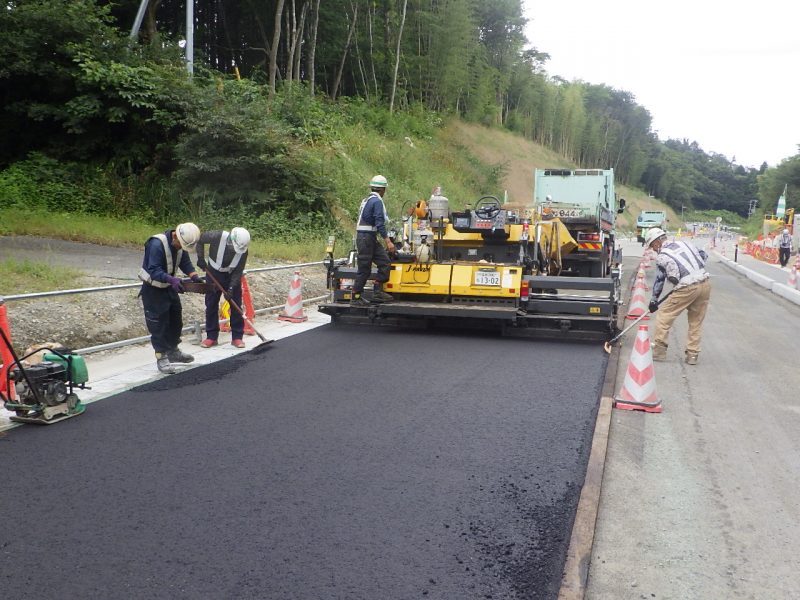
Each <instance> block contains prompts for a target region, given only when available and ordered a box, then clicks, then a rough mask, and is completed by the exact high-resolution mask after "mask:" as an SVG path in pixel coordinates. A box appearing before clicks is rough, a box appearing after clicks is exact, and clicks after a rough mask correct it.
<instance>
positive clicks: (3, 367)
mask: <svg viewBox="0 0 800 600" xmlns="http://www.w3.org/2000/svg"><path fill="white" fill-rule="evenodd" d="M0 329H2V330H3V334H4V335H3V336H2V337H0V363H1V364H0V392H2V393H3V395H4V396H5V397H6V398H7V399H8V400H14V399H15V397H16V390H15V389H14V384H11V385H8V377H7V376H6V375H7V373H8V370H9V369H10V368H11V365H12V364H13V363H14V355H13V354H12V353H11V348H9V347H8V346H7V345H6V341H7V342H8V343H9V344H10V343H11V329H10V328H9V326H8V313H7V311H6V304H5V302H3V299H2V298H0Z"/></svg>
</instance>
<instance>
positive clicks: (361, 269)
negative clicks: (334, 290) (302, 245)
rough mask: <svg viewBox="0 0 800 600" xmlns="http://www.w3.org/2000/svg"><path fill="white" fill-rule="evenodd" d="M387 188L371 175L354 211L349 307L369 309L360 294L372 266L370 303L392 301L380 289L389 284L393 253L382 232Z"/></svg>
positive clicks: (380, 177) (382, 182) (385, 182)
mask: <svg viewBox="0 0 800 600" xmlns="http://www.w3.org/2000/svg"><path fill="white" fill-rule="evenodd" d="M387 185H388V183H387V181H386V177H384V176H383V175H375V177H373V178H372V180H371V181H370V182H369V188H370V194H369V196H367V197H366V198H364V199H363V200H362V201H361V208H360V210H359V211H358V222H357V224H356V249H357V250H358V274H357V275H356V280H355V283H354V284H353V296H352V298H351V299H350V305H351V306H356V307H364V306H369V305H370V303H369V302H368V301H367V300H366V299H364V298H363V297H362V296H361V294H362V292H363V291H364V286H365V285H366V283H367V279H369V276H370V274H371V273H372V263H375V266H376V267H377V269H378V274H377V276H376V277H375V283H374V285H373V292H372V302H374V303H381V302H392V301H393V300H394V298H392V296H391V295H389V294H387V293H386V292H384V291H383V290H382V289H381V288H382V287H383V284H384V283H386V282H387V281H389V266H390V265H391V260H389V254H387V250H388V252H390V253H394V252H395V247H394V243H393V242H392V240H391V239H389V235H388V234H387V233H386V224H387V222H388V221H389V217H388V215H387V214H386V206H385V205H384V203H383V196H384V194H386V186H387ZM378 236H380V237H381V238H383V240H384V241H385V242H386V249H384V248H383V246H382V245H381V243H380V241H379V240H378Z"/></svg>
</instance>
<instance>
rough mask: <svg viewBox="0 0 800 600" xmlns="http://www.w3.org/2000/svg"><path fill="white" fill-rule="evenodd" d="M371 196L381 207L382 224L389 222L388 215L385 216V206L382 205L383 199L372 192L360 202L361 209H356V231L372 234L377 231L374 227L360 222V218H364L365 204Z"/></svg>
mask: <svg viewBox="0 0 800 600" xmlns="http://www.w3.org/2000/svg"><path fill="white" fill-rule="evenodd" d="M373 196H374V197H376V198H377V199H378V200H380V201H381V206H383V221H384V223H388V222H389V215H388V214H386V205H385V204H383V199H382V198H381V195H380V194H379V193H377V192H372V193H371V194H370V195H369V196H367V197H366V198H364V199H363V200H362V201H361V208H359V209H358V221H356V223H357V225H356V231H373V232H374V231H378V228H377V227H376V226H375V225H367V224H366V223H362V222H361V218H362V217H363V216H364V208H365V207H366V206H367V202H369V199H370V198H372V197H373Z"/></svg>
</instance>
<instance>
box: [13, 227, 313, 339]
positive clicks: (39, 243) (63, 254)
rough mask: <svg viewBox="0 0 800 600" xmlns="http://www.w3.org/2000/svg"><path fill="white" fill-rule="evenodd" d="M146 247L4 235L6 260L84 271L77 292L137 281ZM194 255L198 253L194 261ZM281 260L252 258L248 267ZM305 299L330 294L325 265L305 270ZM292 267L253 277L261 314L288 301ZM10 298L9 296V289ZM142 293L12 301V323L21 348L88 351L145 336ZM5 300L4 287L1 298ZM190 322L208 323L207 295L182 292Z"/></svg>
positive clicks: (127, 291)
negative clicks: (58, 347) (51, 346)
mask: <svg viewBox="0 0 800 600" xmlns="http://www.w3.org/2000/svg"><path fill="white" fill-rule="evenodd" d="M142 253H143V249H138V248H131V247H114V246H103V245H99V244H87V243H82V242H72V241H67V240H59V239H53V238H40V237H31V236H0V256H2V257H4V258H14V259H17V260H30V261H33V262H43V263H47V264H49V265H51V266H54V267H59V266H62V267H70V268H74V269H78V270H80V271H82V272H83V273H84V275H83V276H82V277H81V278H79V279H76V280H75V282H74V286H72V287H73V288H84V287H104V286H112V285H118V284H126V283H127V284H130V283H136V282H138V279H137V277H136V273H137V271H138V270H139V267H140V266H141V260H142ZM195 259H196V257H195V256H192V260H193V262H194V261H195ZM278 264H281V263H269V262H268V261H260V260H252V261H249V262H248V265H247V266H248V268H251V269H252V268H258V267H265V266H274V265H278ZM300 273H301V277H302V281H303V288H302V294H303V298H311V297H316V296H321V295H323V294H325V293H326V289H325V269H324V268H323V267H322V266H321V265H320V266H311V267H303V268H302V269H300ZM292 276H293V270H292V269H282V270H279V271H267V272H262V273H252V274H249V275H248V276H247V280H248V283H249V284H250V292H251V294H252V297H253V305H254V307H255V308H256V309H260V308H266V307H268V306H277V305H280V304H282V303H284V302H285V301H286V296H287V294H288V291H289V284H290V283H291V279H292ZM6 294H7V292H6ZM138 294H139V288H138V287H136V288H131V289H124V290H113V291H108V292H97V293H91V294H74V295H67V296H55V297H50V298H45V299H37V300H20V301H10V302H8V303H7V309H8V320H9V324H10V328H11V335H12V339H13V341H14V346H15V348H16V349H17V350H18V351H23V350H24V349H25V348H28V347H30V346H32V345H33V344H39V343H42V342H59V343H61V344H63V345H65V346H67V347H70V348H85V347H89V346H94V345H97V344H104V343H109V342H114V341H118V340H123V339H127V338H133V337H139V336H143V335H147V330H146V328H145V325H144V313H143V310H142V304H141V301H140V300H139V298H138ZM2 295H4V290H2V287H1V284H0V296H2ZM182 302H183V313H184V314H183V320H184V324H185V325H189V324H191V323H193V322H195V321H200V322H203V321H204V316H203V315H204V304H203V302H204V297H203V296H202V295H200V294H184V295H183V297H182Z"/></svg>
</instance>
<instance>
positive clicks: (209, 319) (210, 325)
mask: <svg viewBox="0 0 800 600" xmlns="http://www.w3.org/2000/svg"><path fill="white" fill-rule="evenodd" d="M206 244H208V259H206V257H205V249H204V248H205V245H206ZM249 246H250V232H249V231H247V229H245V228H244V227H234V228H233V229H231V230H230V232H228V231H225V230H224V229H223V230H216V231H204V232H203V234H202V235H201V236H200V242H199V243H198V244H197V266H198V267H200V268H201V269H203V270H204V271H205V272H206V273H207V274H208V273H210V274H211V276H212V277H213V278H214V279H215V280H216V281H217V282H218V283H219V284H220V286H221V287H222V289H224V290H225V298H226V299H228V300H233V301H234V302H235V303H236V305H237V306H238V307H239V308H242V309H243V308H244V307H243V305H242V274H243V273H244V268H245V265H246V264H247V253H248V248H249ZM221 296H222V291H221V290H220V289H219V288H217V286H214V287H213V288H210V291H208V292H206V339H204V340H203V341H202V342H200V345H201V346H202V347H203V348H211V347H212V346H216V345H217V343H218V342H217V340H218V338H219V299H220V297H221ZM243 336H244V317H243V316H242V314H241V313H240V312H239V311H238V310H236V309H235V308H233V306H231V344H233V346H235V347H236V348H244V346H245V344H244V340H243V339H242V337H243Z"/></svg>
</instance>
